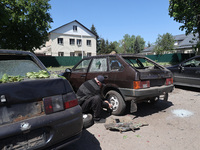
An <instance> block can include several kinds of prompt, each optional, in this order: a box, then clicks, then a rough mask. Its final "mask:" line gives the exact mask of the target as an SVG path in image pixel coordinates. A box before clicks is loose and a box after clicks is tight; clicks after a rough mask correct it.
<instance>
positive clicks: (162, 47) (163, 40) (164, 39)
mask: <svg viewBox="0 0 200 150" xmlns="http://www.w3.org/2000/svg"><path fill="white" fill-rule="evenodd" d="M174 42H175V40H174V37H173V36H172V34H170V33H166V34H163V35H158V38H157V40H156V46H155V48H154V51H155V52H156V54H163V53H164V52H166V51H170V50H173V49H174Z"/></svg>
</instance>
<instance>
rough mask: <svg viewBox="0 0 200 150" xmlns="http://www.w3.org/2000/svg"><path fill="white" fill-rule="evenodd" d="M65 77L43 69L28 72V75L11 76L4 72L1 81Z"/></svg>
mask: <svg viewBox="0 0 200 150" xmlns="http://www.w3.org/2000/svg"><path fill="white" fill-rule="evenodd" d="M58 77H59V78H64V79H65V77H63V76H60V75H57V74H51V75H50V74H49V73H48V72H47V71H45V70H41V71H39V72H27V73H26V76H10V75H8V74H4V75H3V76H2V78H1V79H0V83H9V82H20V81H22V80H24V79H41V78H58Z"/></svg>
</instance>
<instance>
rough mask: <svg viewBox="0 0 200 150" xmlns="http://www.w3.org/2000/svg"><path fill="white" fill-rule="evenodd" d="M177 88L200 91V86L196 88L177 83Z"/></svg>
mask: <svg viewBox="0 0 200 150" xmlns="http://www.w3.org/2000/svg"><path fill="white" fill-rule="evenodd" d="M175 88H179V89H182V90H187V91H193V92H200V88H194V87H187V86H179V85H176V86H175Z"/></svg>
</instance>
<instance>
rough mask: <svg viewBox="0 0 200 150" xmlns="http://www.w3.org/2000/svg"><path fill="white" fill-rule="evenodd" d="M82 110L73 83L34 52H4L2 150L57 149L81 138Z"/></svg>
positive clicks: (0, 65)
mask: <svg viewBox="0 0 200 150" xmlns="http://www.w3.org/2000/svg"><path fill="white" fill-rule="evenodd" d="M82 127H83V118H82V110H81V107H80V106H79V105H78V101H77V98H76V95H75V93H74V90H73V89H72V87H71V85H70V83H69V82H68V81H67V80H66V79H63V78H60V77H55V76H53V77H52V76H51V75H50V74H49V72H48V71H47V69H46V68H45V66H44V65H43V64H42V63H41V61H40V60H39V59H38V58H37V57H36V56H35V55H34V54H33V53H31V52H25V51H17V50H0V149H2V150H11V149H17V150H24V149H57V148H61V147H62V146H65V145H67V144H69V143H71V142H73V141H76V140H78V139H79V138H80V136H81V133H82Z"/></svg>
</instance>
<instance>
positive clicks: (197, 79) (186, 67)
mask: <svg viewBox="0 0 200 150" xmlns="http://www.w3.org/2000/svg"><path fill="white" fill-rule="evenodd" d="M176 82H179V83H180V84H183V85H184V84H187V85H194V86H195V85H198V86H199V85H200V57H199V58H193V59H190V60H188V61H186V62H184V63H182V64H181V65H179V71H178V72H177V73H176Z"/></svg>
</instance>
